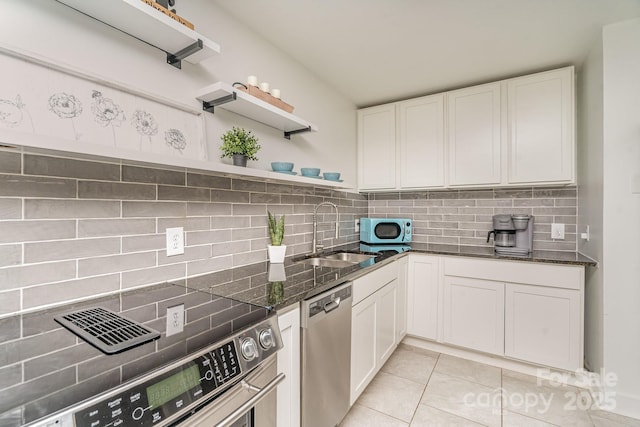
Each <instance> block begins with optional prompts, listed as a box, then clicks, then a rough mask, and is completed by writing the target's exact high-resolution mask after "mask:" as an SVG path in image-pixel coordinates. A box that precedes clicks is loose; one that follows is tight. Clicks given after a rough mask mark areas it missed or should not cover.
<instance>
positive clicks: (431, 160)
mask: <svg viewBox="0 0 640 427" xmlns="http://www.w3.org/2000/svg"><path fill="white" fill-rule="evenodd" d="M398 117H399V118H398V127H399V129H398V134H399V138H400V165H399V166H400V187H401V188H425V187H443V186H444V94H439V95H432V96H425V97H422V98H417V99H412V100H410V101H404V102H400V103H398Z"/></svg>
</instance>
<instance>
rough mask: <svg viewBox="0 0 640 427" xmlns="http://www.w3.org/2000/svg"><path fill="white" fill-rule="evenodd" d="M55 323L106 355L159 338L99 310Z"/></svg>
mask: <svg viewBox="0 0 640 427" xmlns="http://www.w3.org/2000/svg"><path fill="white" fill-rule="evenodd" d="M54 319H55V321H56V322H58V323H60V324H61V325H62V326H64V327H65V328H67V329H69V330H70V331H71V332H73V333H74V334H76V335H78V336H79V337H80V338H82V339H83V340H85V341H87V342H88V343H89V344H91V345H93V346H95V347H97V348H98V349H100V350H102V351H103V352H105V353H107V354H114V353H119V352H121V351H124V350H127V349H129V348H131V347H135V346H137V345H140V344H143V343H145V342H148V341H152V340H155V339H157V338H159V337H160V334H159V333H158V332H157V331H154V330H153V329H150V328H147V327H146V326H142V325H141V324H139V323H135V322H133V321H131V320H129V319H126V318H124V317H122V316H120V315H118V314H116V313H114V312H112V311H110V310H106V309H104V308H101V307H96V308H89V309H86V310H82V311H76V312H73V313H67V314H63V315H60V316H56V317H54Z"/></svg>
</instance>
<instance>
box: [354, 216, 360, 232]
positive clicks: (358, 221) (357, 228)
mask: <svg viewBox="0 0 640 427" xmlns="http://www.w3.org/2000/svg"><path fill="white" fill-rule="evenodd" d="M353 228H354V230H353V231H355V232H356V233H359V232H360V219H359V218H358V219H356V220H355V224H354V225H353Z"/></svg>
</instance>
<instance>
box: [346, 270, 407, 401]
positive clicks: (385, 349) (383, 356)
mask: <svg viewBox="0 0 640 427" xmlns="http://www.w3.org/2000/svg"><path fill="white" fill-rule="evenodd" d="M355 286H357V281H354V287H355ZM397 299H398V280H397V279H393V280H392V281H391V282H389V283H387V284H386V285H384V286H383V287H382V288H380V289H378V290H377V291H376V292H374V293H373V294H371V295H369V296H368V297H366V298H364V299H362V300H360V301H359V302H358V303H357V304H356V305H354V306H353V311H352V312H351V393H350V394H351V398H350V404H352V405H353V403H354V402H355V401H356V399H357V398H358V396H360V394H361V393H362V392H363V391H364V389H365V388H366V387H367V385H368V384H369V382H370V381H371V380H372V379H373V377H374V376H375V375H376V373H377V372H378V371H379V370H380V368H381V367H382V365H383V364H384V362H386V361H387V359H388V358H389V356H391V353H393V351H394V350H395V348H396V345H397V343H396V339H395V337H396V309H397Z"/></svg>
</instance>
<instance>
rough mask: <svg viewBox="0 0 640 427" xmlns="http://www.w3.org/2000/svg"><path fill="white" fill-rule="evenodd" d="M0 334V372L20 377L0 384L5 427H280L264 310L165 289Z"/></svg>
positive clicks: (19, 321) (8, 323)
mask: <svg viewBox="0 0 640 427" xmlns="http://www.w3.org/2000/svg"><path fill="white" fill-rule="evenodd" d="M0 326H1V327H2V328H1V329H2V333H0V338H1V340H0V355H1V356H3V357H1V358H0V368H3V369H5V372H7V371H8V372H13V371H15V372H16V374H18V373H19V375H20V376H19V377H18V376H17V375H16V376H14V378H15V384H9V386H8V387H6V385H7V384H6V381H5V382H4V384H2V386H4V387H5V388H3V389H0V425H3V426H22V425H29V426H38V427H40V426H52V425H54V426H56V427H72V426H75V427H84V426H91V427H102V426H105V427H111V426H112V427H117V426H130V425H136V426H167V425H185V426H186V425H188V426H199V425H202V426H214V425H215V426H218V425H220V426H226V425H233V426H236V425H238V426H253V425H257V426H260V427H263V426H275V425H276V419H275V407H276V405H275V404H276V402H275V388H276V386H277V384H278V383H279V382H280V381H282V379H283V378H284V376H283V375H282V374H280V375H278V374H277V372H276V361H275V357H276V353H277V351H278V350H279V349H280V348H282V340H281V337H280V332H279V329H278V323H277V316H276V315H275V312H274V311H273V310H271V309H270V308H269V307H260V306H256V305H252V304H248V303H246V302H238V301H234V300H232V299H229V298H223V297H219V296H217V295H214V294H212V293H210V292H207V291H206V290H196V289H190V288H187V287H185V286H179V285H174V284H164V285H158V286H153V287H149V288H142V289H139V290H134V291H129V292H122V293H120V294H116V295H111V296H108V297H103V298H99V299H96V300H92V301H87V302H83V303H76V304H69V305H67V306H64V307H58V308H55V309H51V310H45V311H39V312H34V313H28V314H23V315H21V316H15V317H13V318H5V319H0ZM87 331H88V332H87ZM85 333H88V334H89V335H93V339H95V340H96V341H95V342H91V343H89V342H86V341H85V337H84V336H83V337H82V338H81V337H80V336H82V335H83V334H85ZM131 338H133V340H131ZM89 340H91V338H89ZM129 341H131V346H130V347H129ZM3 362H4V363H3ZM5 365H6V367H5ZM8 378H9V380H11V379H12V377H11V376H9V377H8ZM19 379H22V381H19Z"/></svg>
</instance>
